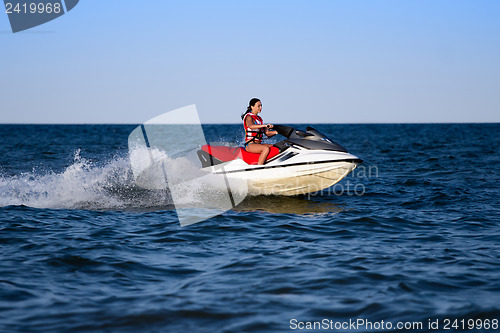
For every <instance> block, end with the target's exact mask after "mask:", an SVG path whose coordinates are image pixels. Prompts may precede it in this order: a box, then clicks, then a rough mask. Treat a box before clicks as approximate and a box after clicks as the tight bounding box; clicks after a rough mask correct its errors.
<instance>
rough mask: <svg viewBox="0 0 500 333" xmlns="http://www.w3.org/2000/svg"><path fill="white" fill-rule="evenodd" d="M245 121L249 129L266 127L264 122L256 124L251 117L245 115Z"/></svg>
mask: <svg viewBox="0 0 500 333" xmlns="http://www.w3.org/2000/svg"><path fill="white" fill-rule="evenodd" d="M245 122H246V125H247V127H248V128H250V129H259V128H267V125H265V124H264V125H256V124H255V121H254V120H253V119H252V117H247V119H246V120H245Z"/></svg>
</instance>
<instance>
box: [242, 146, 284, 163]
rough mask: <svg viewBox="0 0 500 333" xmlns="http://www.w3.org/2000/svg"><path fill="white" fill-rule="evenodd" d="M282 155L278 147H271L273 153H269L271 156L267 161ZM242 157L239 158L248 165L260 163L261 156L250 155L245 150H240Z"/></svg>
mask: <svg viewBox="0 0 500 333" xmlns="http://www.w3.org/2000/svg"><path fill="white" fill-rule="evenodd" d="M279 153H280V150H279V149H278V148H276V147H271V151H270V152H269V155H267V159H266V161H267V160H269V159H270V158H273V157H274V156H276V155H278V154H279ZM240 155H241V156H238V157H239V158H241V159H242V160H243V161H245V162H247V163H248V164H257V163H259V156H260V154H254V153H249V152H247V151H246V150H245V149H243V148H240Z"/></svg>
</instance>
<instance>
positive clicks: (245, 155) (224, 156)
mask: <svg viewBox="0 0 500 333" xmlns="http://www.w3.org/2000/svg"><path fill="white" fill-rule="evenodd" d="M201 149H202V150H203V151H205V152H207V153H209V154H210V155H212V156H213V157H215V158H216V159H218V160H220V161H222V162H229V161H232V160H234V159H237V158H241V159H242V160H243V161H245V162H246V163H248V164H257V163H258V162H259V156H260V154H254V153H249V152H247V151H246V150H244V149H243V148H240V147H227V146H211V145H204V146H202V147H201ZM279 152H280V151H279V149H278V148H276V147H271V151H270V152H269V155H268V156H267V159H268V160H269V159H270V158H272V157H274V156H276V155H278V154H279Z"/></svg>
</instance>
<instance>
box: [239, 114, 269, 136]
mask: <svg viewBox="0 0 500 333" xmlns="http://www.w3.org/2000/svg"><path fill="white" fill-rule="evenodd" d="M248 116H250V117H252V119H253V121H254V124H255V125H263V124H264V121H263V120H262V118H261V117H259V116H257V115H255V114H253V113H251V112H249V113H247V114H246V115H245V117H243V127H244V128H245V143H261V142H262V136H263V134H264V129H263V128H258V129H251V128H250V127H247V122H246V120H247V117H248Z"/></svg>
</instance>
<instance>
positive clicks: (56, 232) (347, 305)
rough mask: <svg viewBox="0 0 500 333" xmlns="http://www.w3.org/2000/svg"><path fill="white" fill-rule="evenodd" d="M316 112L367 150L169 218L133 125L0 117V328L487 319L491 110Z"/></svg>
mask: <svg viewBox="0 0 500 333" xmlns="http://www.w3.org/2000/svg"><path fill="white" fill-rule="evenodd" d="M313 126H314V127H316V128H317V129H319V130H320V131H322V132H324V133H326V134H327V135H329V136H330V137H331V138H332V139H333V140H334V141H336V142H338V143H340V144H341V145H343V146H344V147H346V148H347V149H348V150H349V152H350V153H352V154H354V155H356V156H358V157H359V158H361V159H363V161H364V163H363V164H361V165H360V166H359V167H358V168H357V169H356V170H355V171H354V172H353V173H351V174H350V175H349V176H347V177H346V178H345V179H344V180H342V181H341V182H340V183H339V184H337V185H336V186H334V187H332V188H330V189H327V190H324V191H322V192H319V193H313V194H311V195H303V196H296V197H279V196H256V197H247V198H246V199H245V200H244V201H243V202H242V203H241V204H239V205H238V206H237V207H236V208H234V209H232V210H229V211H227V212H225V213H223V214H221V215H218V216H215V217H212V218H210V219H208V220H206V221H204V222H201V223H198V224H194V225H190V226H185V227H181V226H180V225H179V222H178V220H177V215H176V213H175V210H174V209H173V206H172V204H171V203H169V202H168V201H165V198H164V196H162V195H158V193H155V191H153V190H144V189H141V188H139V187H137V186H136V185H135V183H134V177H133V175H132V171H131V167H130V160H129V156H128V147H127V139H128V135H129V134H130V132H131V131H132V130H133V129H134V128H135V127H136V126H135V125H0V332H334V331H342V332H368V331H371V332H397V331H401V332H450V331H467V332H494V331H500V328H499V323H498V320H500V200H499V198H500V124H369V125H362V124H359V125H335V124H317V125H313ZM296 127H297V128H302V127H305V126H304V125H297V126H296ZM204 130H205V133H206V135H207V138H208V139H209V140H215V141H221V140H222V141H224V140H227V141H241V138H242V130H241V126H240V125H204ZM222 135H226V136H228V137H223V136H222ZM180 172H181V171H180ZM354 324H356V326H355V325H354ZM358 324H359V325H358Z"/></svg>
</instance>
